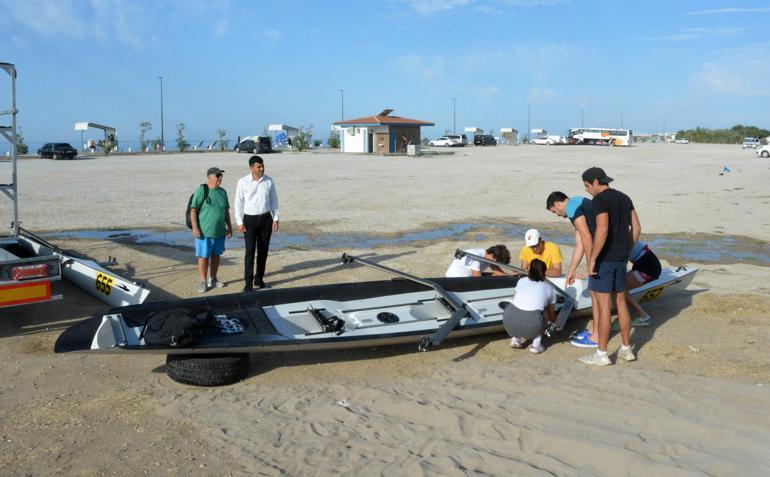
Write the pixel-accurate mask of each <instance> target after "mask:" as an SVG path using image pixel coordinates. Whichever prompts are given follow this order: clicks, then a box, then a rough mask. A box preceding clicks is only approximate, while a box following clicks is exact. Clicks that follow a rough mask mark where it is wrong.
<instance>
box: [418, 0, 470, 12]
mask: <svg viewBox="0 0 770 477" xmlns="http://www.w3.org/2000/svg"><path fill="white" fill-rule="evenodd" d="M405 1H406V3H408V4H409V6H410V7H412V9H413V10H414V11H416V12H417V13H419V14H420V15H430V14H433V13H440V12H448V11H451V10H454V9H455V8H457V7H463V6H465V5H470V4H471V3H472V2H473V0H405Z"/></svg>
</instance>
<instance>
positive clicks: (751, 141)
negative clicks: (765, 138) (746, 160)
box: [743, 137, 761, 149]
mask: <svg viewBox="0 0 770 477" xmlns="http://www.w3.org/2000/svg"><path fill="white" fill-rule="evenodd" d="M759 146H761V144H760V143H759V139H757V138H755V137H745V138H743V149H747V148H749V149H756V148H758V147H759Z"/></svg>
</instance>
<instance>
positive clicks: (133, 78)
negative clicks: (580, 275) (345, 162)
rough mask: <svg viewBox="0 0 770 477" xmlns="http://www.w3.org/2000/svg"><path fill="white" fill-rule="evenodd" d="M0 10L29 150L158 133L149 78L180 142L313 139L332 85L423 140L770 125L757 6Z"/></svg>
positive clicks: (764, 8) (768, 6) (417, 2)
mask: <svg viewBox="0 0 770 477" xmlns="http://www.w3.org/2000/svg"><path fill="white" fill-rule="evenodd" d="M0 11H2V15H0V62H8V63H14V64H15V65H16V68H17V71H18V79H17V107H18V109H19V111H20V112H19V114H18V123H19V125H20V127H21V128H22V130H23V132H24V136H25V139H26V142H27V143H28V144H33V143H37V142H44V141H70V142H73V143H75V142H77V141H76V139H77V140H78V141H79V138H80V134H79V133H76V132H75V131H74V123H75V122H78V121H91V122H96V123H100V124H106V125H110V126H114V127H116V128H117V129H118V135H119V138H120V139H121V141H131V140H136V139H137V138H138V136H139V123H140V122H142V121H149V122H151V123H152V125H153V130H152V131H151V132H150V133H149V134H148V136H150V137H157V136H159V135H160V80H159V79H158V76H162V77H163V100H164V116H165V138H166V142H167V143H169V142H171V141H172V140H173V138H174V137H175V136H176V129H175V124H177V123H184V124H185V125H186V131H185V134H186V137H187V138H188V140H191V141H197V140H199V139H208V138H211V139H214V138H216V131H217V129H220V128H222V129H225V130H227V134H228V137H230V138H235V137H236V136H244V135H252V134H259V133H261V132H262V130H263V128H265V126H266V125H267V124H269V123H284V124H289V125H292V126H304V127H310V126H312V128H313V132H314V137H316V138H319V139H324V140H325V139H326V137H328V132H329V127H330V125H331V124H332V122H334V121H337V120H339V119H340V117H341V115H342V111H341V109H342V104H341V103H342V101H341V100H342V96H343V94H344V117H345V119H351V118H356V117H361V116H367V115H372V114H377V113H378V112H380V111H382V110H383V109H386V108H390V109H394V110H395V111H394V113H393V114H394V115H399V116H403V117H408V118H415V119H421V120H427V121H432V122H434V123H435V124H436V126H435V127H430V128H425V129H424V130H423V135H425V136H429V137H437V136H439V135H441V134H442V133H444V131H445V130H447V129H448V130H452V129H453V128H454V127H455V125H456V128H457V130H462V129H464V128H465V127H468V126H474V127H480V128H483V129H486V130H490V129H494V130H495V131H498V132H499V129H500V128H502V127H513V128H516V129H518V130H519V131H521V132H522V133H523V132H525V131H526V130H527V121H528V111H529V118H530V120H529V123H530V127H531V128H544V129H547V130H548V131H549V132H550V133H554V134H565V132H566V130H567V128H570V127H578V126H580V125H581V113H582V121H583V125H584V126H586V127H620V126H623V127H625V128H629V129H632V130H635V131H645V132H659V131H662V130H663V129H664V128H665V130H667V131H674V130H678V129H687V128H694V127H696V126H701V127H709V128H721V127H730V126H733V125H735V124H742V123H744V122H747V123H749V124H752V125H758V126H761V127H765V128H767V127H770V116H769V114H770V113H769V112H770V2H757V1H748V0H746V1H727V0H721V1H688V0H678V1H658V0H646V1H644V2H639V1H622V0H615V1H587V0H586V1H579V0H571V1H569V0H561V1H560V0H382V1H375V0H367V1H334V0H328V1H310V0H294V1H278V0H261V1H260V0H255V1H235V0H232V1H230V0H214V1H208V2H204V1H196V0H185V1H181V0H179V1H177V0H155V1H152V2H145V1H142V0H81V1H76V0H25V1H19V0H0ZM0 76H1V77H0V110H4V109H8V107H9V103H10V102H9V101H8V100H7V99H8V94H7V91H9V90H10V89H9V85H10V82H9V80H8V77H7V75H4V74H3V75H0ZM340 90H343V91H344V93H341V92H340ZM452 98H454V101H453V100H452ZM453 112H454V115H453ZM5 118H7V116H6V117H0V122H1V123H5V122H6V121H5ZM455 118H456V119H455ZM88 134H89V135H90V136H95V137H97V139H98V134H97V133H96V132H94V133H93V134H91V132H89V133H88ZM86 139H87V138H86Z"/></svg>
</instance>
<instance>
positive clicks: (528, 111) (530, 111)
mask: <svg viewBox="0 0 770 477" xmlns="http://www.w3.org/2000/svg"><path fill="white" fill-rule="evenodd" d="M531 113H532V107H531V106H530V105H529V104H528V105H527V143H529V142H530V138H529V131H531V129H530V127H529V118H530V116H531Z"/></svg>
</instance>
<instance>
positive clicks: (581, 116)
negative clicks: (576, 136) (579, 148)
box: [580, 108, 583, 128]
mask: <svg viewBox="0 0 770 477" xmlns="http://www.w3.org/2000/svg"><path fill="white" fill-rule="evenodd" d="M580 127H581V128H582V127H583V108H580Z"/></svg>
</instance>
